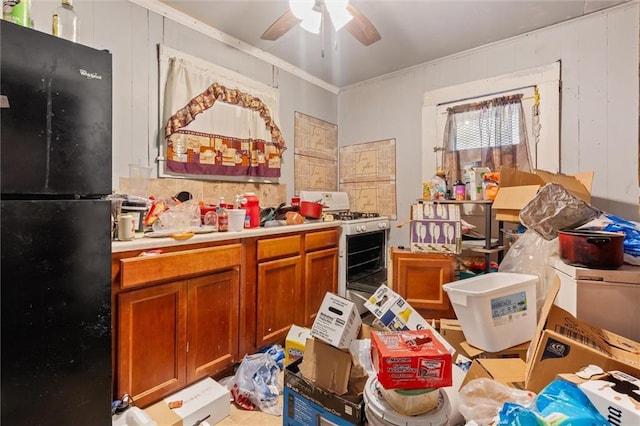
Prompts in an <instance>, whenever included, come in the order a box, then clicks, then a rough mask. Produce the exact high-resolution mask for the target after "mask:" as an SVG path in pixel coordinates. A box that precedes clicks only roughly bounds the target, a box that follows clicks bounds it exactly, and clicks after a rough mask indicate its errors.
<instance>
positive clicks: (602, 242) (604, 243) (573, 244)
mask: <svg viewBox="0 0 640 426" xmlns="http://www.w3.org/2000/svg"><path fill="white" fill-rule="evenodd" d="M558 242H559V248H560V259H562V261H563V262H564V263H567V264H569V265H574V266H584V267H587V268H596V269H617V268H619V267H620V266H622V264H623V263H624V247H623V242H624V234H619V233H616V232H605V231H579V230H573V231H558Z"/></svg>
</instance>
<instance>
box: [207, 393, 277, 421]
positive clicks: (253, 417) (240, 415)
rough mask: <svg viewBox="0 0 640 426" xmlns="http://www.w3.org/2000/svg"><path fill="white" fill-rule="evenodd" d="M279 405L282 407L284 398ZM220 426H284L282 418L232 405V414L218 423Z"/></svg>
mask: <svg viewBox="0 0 640 426" xmlns="http://www.w3.org/2000/svg"><path fill="white" fill-rule="evenodd" d="M278 404H279V406H280V407H282V396H280V398H279V400H278ZM217 424H218V425H254V426H258V425H259V426H272V425H278V426H280V425H282V416H274V415H271V414H267V413H263V412H262V411H247V410H243V409H241V408H238V407H236V405H235V404H234V403H231V414H230V416H229V417H227V418H226V419H224V420H223V421H221V422H220V423H217Z"/></svg>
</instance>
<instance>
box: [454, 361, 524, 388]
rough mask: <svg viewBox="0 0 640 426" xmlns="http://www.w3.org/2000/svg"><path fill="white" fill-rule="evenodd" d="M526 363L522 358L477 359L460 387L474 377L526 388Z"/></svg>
mask: <svg viewBox="0 0 640 426" xmlns="http://www.w3.org/2000/svg"><path fill="white" fill-rule="evenodd" d="M525 370H526V364H525V362H524V361H523V360H521V359H520V358H503V359H476V360H474V361H473V363H471V368H469V371H467V375H466V376H465V378H464V380H463V381H462V385H460V388H463V387H464V385H466V384H467V383H469V382H470V381H471V380H473V379H480V378H487V379H493V380H495V381H496V382H499V383H502V384H504V385H507V386H510V387H512V388H517V389H524V374H525Z"/></svg>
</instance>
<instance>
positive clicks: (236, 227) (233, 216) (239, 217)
mask: <svg viewBox="0 0 640 426" xmlns="http://www.w3.org/2000/svg"><path fill="white" fill-rule="evenodd" d="M227 214H228V215H229V232H240V231H242V230H243V229H244V217H245V216H246V214H247V211H246V210H245V209H227Z"/></svg>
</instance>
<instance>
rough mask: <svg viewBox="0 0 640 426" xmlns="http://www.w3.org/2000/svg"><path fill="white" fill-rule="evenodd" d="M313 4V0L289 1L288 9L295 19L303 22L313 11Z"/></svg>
mask: <svg viewBox="0 0 640 426" xmlns="http://www.w3.org/2000/svg"><path fill="white" fill-rule="evenodd" d="M315 4H316V2H315V0H289V9H291V13H293V15H294V16H295V17H296V18H298V19H302V20H304V19H305V18H306V17H307V15H309V14H310V13H311V12H312V11H313V6H314V5H315Z"/></svg>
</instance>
